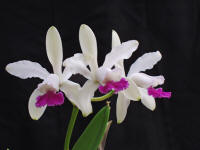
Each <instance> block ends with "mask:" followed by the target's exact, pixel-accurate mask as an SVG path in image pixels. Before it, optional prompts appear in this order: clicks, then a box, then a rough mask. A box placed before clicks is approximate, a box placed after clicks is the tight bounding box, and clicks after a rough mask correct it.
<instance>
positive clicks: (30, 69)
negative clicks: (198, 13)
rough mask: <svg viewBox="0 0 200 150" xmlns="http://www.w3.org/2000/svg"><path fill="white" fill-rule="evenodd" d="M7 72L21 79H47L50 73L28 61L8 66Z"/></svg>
mask: <svg viewBox="0 0 200 150" xmlns="http://www.w3.org/2000/svg"><path fill="white" fill-rule="evenodd" d="M6 71H7V72H8V73H10V74H12V75H14V76H17V77H19V78H21V79H27V78H32V77H38V78H40V79H45V78H46V77H47V76H48V75H49V72H48V71H47V70H46V69H45V68H43V67H42V66H41V65H40V64H38V63H36V62H31V61H28V60H22V61H18V62H14V63H10V64H8V65H7V66H6Z"/></svg>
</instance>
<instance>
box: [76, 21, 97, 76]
mask: <svg viewBox="0 0 200 150" xmlns="http://www.w3.org/2000/svg"><path fill="white" fill-rule="evenodd" d="M79 42H80V46H81V49H82V52H83V55H84V57H85V60H86V62H87V63H88V64H89V66H90V69H91V71H92V72H95V71H96V70H97V68H98V64H97V41H96V37H95V35H94V33H93V31H92V30H91V29H90V27H89V26H87V25H85V24H82V25H81V26H80V30H79Z"/></svg>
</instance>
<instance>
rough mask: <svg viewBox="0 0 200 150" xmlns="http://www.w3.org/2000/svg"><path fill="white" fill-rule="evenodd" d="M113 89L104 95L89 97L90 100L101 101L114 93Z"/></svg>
mask: <svg viewBox="0 0 200 150" xmlns="http://www.w3.org/2000/svg"><path fill="white" fill-rule="evenodd" d="M114 92H115V91H114V90H112V91H110V92H109V93H107V94H106V95H103V96H100V97H93V98H92V99H91V101H92V102H100V101H103V100H105V99H108V98H110V97H111V96H112V95H113V94H114Z"/></svg>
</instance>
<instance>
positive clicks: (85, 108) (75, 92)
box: [60, 80, 98, 117]
mask: <svg viewBox="0 0 200 150" xmlns="http://www.w3.org/2000/svg"><path fill="white" fill-rule="evenodd" d="M97 88H98V84H97V83H95V82H93V81H91V80H88V81H87V82H86V83H85V84H84V86H83V87H82V88H80V86H79V85H78V84H75V83H73V82H71V81H68V82H63V83H62V85H61V88H60V89H61V90H62V91H63V92H64V93H65V96H66V97H67V98H68V99H69V100H70V101H71V102H72V103H73V104H74V105H76V106H77V107H78V108H79V109H80V110H81V111H82V114H83V116H85V117H86V116H88V115H89V114H90V113H92V105H91V98H92V97H93V96H94V92H95V91H96V89H97Z"/></svg>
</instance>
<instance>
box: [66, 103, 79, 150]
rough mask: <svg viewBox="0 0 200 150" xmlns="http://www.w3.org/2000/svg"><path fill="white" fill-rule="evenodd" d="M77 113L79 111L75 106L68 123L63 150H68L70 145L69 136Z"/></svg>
mask: <svg viewBox="0 0 200 150" xmlns="http://www.w3.org/2000/svg"><path fill="white" fill-rule="evenodd" d="M78 112H79V109H78V108H77V107H76V106H74V105H73V110H72V114H71V119H70V121H69V125H68V129H67V134H66V138H65V145H64V150H69V144H70V140H71V135H72V131H73V129H74V124H75V122H76V118H77V115H78Z"/></svg>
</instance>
